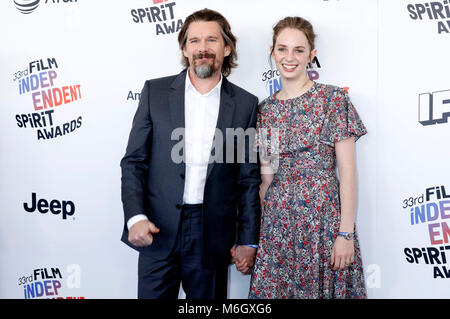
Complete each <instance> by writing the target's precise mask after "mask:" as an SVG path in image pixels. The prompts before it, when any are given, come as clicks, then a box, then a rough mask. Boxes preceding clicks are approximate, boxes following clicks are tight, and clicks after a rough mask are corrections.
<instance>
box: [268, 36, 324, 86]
mask: <svg viewBox="0 0 450 319" xmlns="http://www.w3.org/2000/svg"><path fill="white" fill-rule="evenodd" d="M271 49H272V48H271ZM315 55H316V50H313V51H311V49H310V46H309V43H308V39H307V38H306V36H305V34H304V33H303V32H302V31H300V30H297V29H292V28H285V29H283V30H282V31H281V32H280V33H279V34H278V37H277V38H276V42H275V48H273V52H272V57H273V59H274V60H275V64H276V66H277V69H278V71H279V72H280V74H281V77H282V78H285V79H287V80H296V79H300V78H301V77H304V76H307V73H306V67H307V65H308V63H309V62H311V60H312V59H313V58H314V56H315Z"/></svg>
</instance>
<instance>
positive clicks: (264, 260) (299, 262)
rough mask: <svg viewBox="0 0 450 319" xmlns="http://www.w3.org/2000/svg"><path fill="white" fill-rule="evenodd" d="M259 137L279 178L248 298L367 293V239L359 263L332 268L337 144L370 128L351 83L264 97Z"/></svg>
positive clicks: (268, 201) (270, 195)
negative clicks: (296, 94) (356, 103)
mask: <svg viewBox="0 0 450 319" xmlns="http://www.w3.org/2000/svg"><path fill="white" fill-rule="evenodd" d="M257 129H258V134H257V138H256V141H257V144H258V145H259V150H260V152H261V155H262V156H263V157H264V158H266V159H270V161H271V164H272V170H273V172H274V179H273V181H272V183H271V185H270V186H269V188H268V190H267V192H266V196H265V198H264V204H263V207H262V218H261V233H260V241H259V247H258V251H257V256H256V261H255V266H254V269H253V273H252V277H251V283H250V292H249V298H252V299H253V298H263V299H269V298H277V299H284V298H308V299H312V298H314V299H316V298H366V290H365V284H364V274H363V267H362V261H361V253H360V246H359V242H358V237H357V235H356V232H355V258H354V262H353V263H352V264H351V265H350V266H349V267H347V268H346V269H344V270H336V271H334V270H333V269H332V268H331V267H330V258H331V249H332V247H333V244H334V240H335V239H336V236H337V233H338V231H339V224H340V203H339V180H338V178H337V176H336V154H335V148H334V144H335V143H336V142H338V141H340V140H343V139H346V138H349V137H354V138H355V140H357V139H358V138H359V137H361V136H362V135H364V134H366V133H367V131H366V128H365V126H364V124H363V123H362V121H361V119H360V118H359V116H358V113H357V112H356V109H355V108H354V106H353V105H352V103H351V102H350V99H349V97H348V94H347V93H346V91H345V90H344V89H341V88H338V87H336V86H332V85H326V84H320V83H317V82H315V83H314V85H313V86H312V87H311V88H310V89H309V90H308V91H307V92H306V93H304V94H302V95H301V96H299V97H296V98H293V99H288V100H278V99H277V98H276V93H275V94H274V95H272V96H269V97H268V98H266V99H265V100H264V101H262V102H261V104H260V106H259V114H258V119H257Z"/></svg>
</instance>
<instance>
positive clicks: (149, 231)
mask: <svg viewBox="0 0 450 319" xmlns="http://www.w3.org/2000/svg"><path fill="white" fill-rule="evenodd" d="M157 233H159V228H158V227H156V226H155V224H153V223H152V222H151V221H149V220H141V221H139V222H137V223H136V224H134V225H133V226H131V229H130V231H129V234H128V240H129V241H130V243H132V244H133V245H134V246H137V247H144V246H149V245H151V244H152V243H153V234H157Z"/></svg>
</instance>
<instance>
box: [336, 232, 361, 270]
mask: <svg viewBox="0 0 450 319" xmlns="http://www.w3.org/2000/svg"><path fill="white" fill-rule="evenodd" d="M354 257H355V243H354V241H353V239H352V240H347V239H345V238H343V237H341V236H337V237H336V240H335V241H334V245H333V248H332V249H331V264H330V266H331V267H333V270H344V269H345V268H346V267H348V266H349V265H350V264H351V263H353V261H354Z"/></svg>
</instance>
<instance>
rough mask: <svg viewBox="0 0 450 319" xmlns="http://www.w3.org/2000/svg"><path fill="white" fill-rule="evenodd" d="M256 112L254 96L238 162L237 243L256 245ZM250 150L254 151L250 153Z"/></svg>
mask: <svg viewBox="0 0 450 319" xmlns="http://www.w3.org/2000/svg"><path fill="white" fill-rule="evenodd" d="M257 112H258V99H257V98H256V97H255V98H254V101H253V109H252V113H251V116H250V119H249V123H248V126H247V130H248V131H249V132H251V134H246V136H245V138H246V141H245V142H246V147H245V162H244V163H240V164H238V165H239V172H238V178H237V184H238V210H239V212H238V225H237V244H238V245H249V244H252V245H257V244H258V240H259V228H260V218H261V204H260V200H259V185H260V184H261V176H260V169H259V160H258V156H257V153H256V150H255V148H254V147H253V145H252V144H253V143H255V133H256V130H255V128H256V116H257ZM252 152H254V153H253V154H252Z"/></svg>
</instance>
